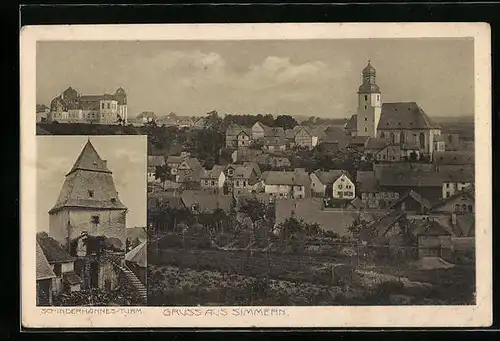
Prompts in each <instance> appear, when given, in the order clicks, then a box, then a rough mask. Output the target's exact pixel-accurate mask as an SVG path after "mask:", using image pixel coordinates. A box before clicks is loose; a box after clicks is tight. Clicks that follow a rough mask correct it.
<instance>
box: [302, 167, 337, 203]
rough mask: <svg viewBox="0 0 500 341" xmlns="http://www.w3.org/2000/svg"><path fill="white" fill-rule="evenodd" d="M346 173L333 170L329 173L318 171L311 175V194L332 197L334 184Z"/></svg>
mask: <svg viewBox="0 0 500 341" xmlns="http://www.w3.org/2000/svg"><path fill="white" fill-rule="evenodd" d="M342 174H344V171H342V170H339V169H333V170H328V171H322V170H317V171H315V172H313V173H311V174H310V175H309V178H310V179H311V193H312V195H313V196H320V197H324V196H325V195H332V191H333V187H332V186H333V183H334V182H335V180H337V179H338V178H339V177H340V176H341V175H342Z"/></svg>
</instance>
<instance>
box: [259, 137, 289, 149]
mask: <svg viewBox="0 0 500 341" xmlns="http://www.w3.org/2000/svg"><path fill="white" fill-rule="evenodd" d="M262 142H263V143H264V146H275V147H279V146H285V145H286V138H285V137H284V136H280V137H274V136H265V137H264V138H263V139H262Z"/></svg>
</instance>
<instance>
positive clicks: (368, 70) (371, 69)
mask: <svg viewBox="0 0 500 341" xmlns="http://www.w3.org/2000/svg"><path fill="white" fill-rule="evenodd" d="M376 73H377V71H376V70H375V68H374V67H373V66H372V64H371V63H370V61H368V65H366V66H365V68H364V69H363V75H375V74H376Z"/></svg>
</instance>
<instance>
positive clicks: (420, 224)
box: [410, 220, 452, 236]
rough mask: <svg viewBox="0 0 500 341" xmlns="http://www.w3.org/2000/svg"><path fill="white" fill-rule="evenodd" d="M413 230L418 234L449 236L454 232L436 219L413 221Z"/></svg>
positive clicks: (411, 226)
mask: <svg viewBox="0 0 500 341" xmlns="http://www.w3.org/2000/svg"><path fill="white" fill-rule="evenodd" d="M410 228H411V230H412V231H413V233H414V234H415V235H417V236H449V235H451V234H452V233H451V232H450V231H449V230H448V229H447V227H445V226H443V225H442V224H440V223H439V222H437V221H435V220H421V221H416V222H413V223H411V225H410Z"/></svg>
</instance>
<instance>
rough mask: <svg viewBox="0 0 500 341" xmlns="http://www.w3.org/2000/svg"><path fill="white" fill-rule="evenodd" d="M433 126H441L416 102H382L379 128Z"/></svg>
mask: <svg viewBox="0 0 500 341" xmlns="http://www.w3.org/2000/svg"><path fill="white" fill-rule="evenodd" d="M433 128H440V126H439V125H437V124H435V123H434V122H432V120H431V119H430V118H429V116H427V114H426V113H425V112H424V110H423V109H422V108H421V107H420V106H419V105H418V104H417V103H415V102H395V103H384V104H382V113H381V115H380V121H379V123H378V127H377V130H384V129H391V130H392V129H433Z"/></svg>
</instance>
